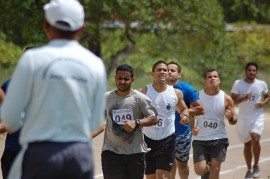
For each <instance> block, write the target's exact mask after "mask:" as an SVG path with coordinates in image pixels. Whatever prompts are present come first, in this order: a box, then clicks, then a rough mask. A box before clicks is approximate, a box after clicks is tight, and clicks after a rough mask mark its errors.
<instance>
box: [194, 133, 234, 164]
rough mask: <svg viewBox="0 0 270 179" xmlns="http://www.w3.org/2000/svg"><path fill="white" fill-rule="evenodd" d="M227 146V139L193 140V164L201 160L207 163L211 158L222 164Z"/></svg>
mask: <svg viewBox="0 0 270 179" xmlns="http://www.w3.org/2000/svg"><path fill="white" fill-rule="evenodd" d="M228 146H229V140H228V139H227V138H226V139H217V140H207V141H200V140H194V141H193V142H192V147H193V162H194V163H197V162H201V161H203V160H206V161H208V162H209V161H210V159H211V158H217V159H218V160H220V161H222V162H224V161H225V158H226V153H227V148H228Z"/></svg>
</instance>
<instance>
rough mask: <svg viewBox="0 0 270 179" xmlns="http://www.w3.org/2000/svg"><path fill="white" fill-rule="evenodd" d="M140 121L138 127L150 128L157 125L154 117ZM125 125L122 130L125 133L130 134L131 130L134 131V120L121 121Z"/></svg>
mask: <svg viewBox="0 0 270 179" xmlns="http://www.w3.org/2000/svg"><path fill="white" fill-rule="evenodd" d="M139 120H140V127H147V126H152V125H155V124H156V123H157V117H156V116H149V117H145V118H143V119H139ZM123 122H124V123H125V124H124V126H123V129H124V130H125V131H127V132H132V131H133V130H135V129H136V121H135V120H123Z"/></svg>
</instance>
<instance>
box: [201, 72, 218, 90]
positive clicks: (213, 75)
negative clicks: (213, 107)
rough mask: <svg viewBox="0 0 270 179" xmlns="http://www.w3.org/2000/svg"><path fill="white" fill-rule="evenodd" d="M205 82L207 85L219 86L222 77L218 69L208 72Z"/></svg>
mask: <svg viewBox="0 0 270 179" xmlns="http://www.w3.org/2000/svg"><path fill="white" fill-rule="evenodd" d="M204 83H205V85H206V86H207V87H210V88H211V87H217V86H219V84H220V79H219V76H218V72H217V71H213V72H208V73H207V74H206V78H205V80H204Z"/></svg>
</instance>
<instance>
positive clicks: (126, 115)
mask: <svg viewBox="0 0 270 179" xmlns="http://www.w3.org/2000/svg"><path fill="white" fill-rule="evenodd" d="M113 120H114V122H116V123H117V124H119V125H124V122H123V120H133V111H132V109H131V108H130V109H117V110H113Z"/></svg>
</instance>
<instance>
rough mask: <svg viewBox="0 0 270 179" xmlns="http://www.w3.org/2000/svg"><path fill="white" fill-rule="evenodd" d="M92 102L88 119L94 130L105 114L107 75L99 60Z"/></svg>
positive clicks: (91, 128)
mask: <svg viewBox="0 0 270 179" xmlns="http://www.w3.org/2000/svg"><path fill="white" fill-rule="evenodd" d="M93 89H94V90H95V96H94V103H95V105H93V108H92V114H93V117H92V119H90V130H91V131H96V130H97V129H98V128H99V127H100V124H101V122H102V121H103V120H104V114H105V103H106V98H105V92H106V89H107V75H106V71H105V67H104V65H103V63H102V62H101V61H100V67H99V68H98V70H97V72H96V85H95V88H93Z"/></svg>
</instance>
